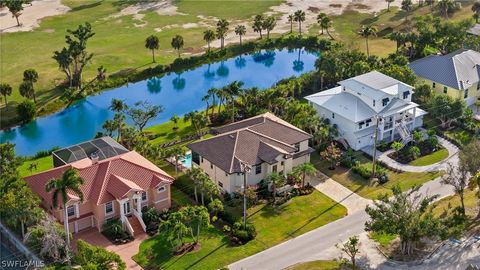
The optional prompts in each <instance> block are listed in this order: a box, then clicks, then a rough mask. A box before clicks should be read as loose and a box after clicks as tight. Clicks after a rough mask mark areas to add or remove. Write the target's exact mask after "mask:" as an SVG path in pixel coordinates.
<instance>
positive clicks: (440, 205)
mask: <svg viewBox="0 0 480 270" xmlns="http://www.w3.org/2000/svg"><path fill="white" fill-rule="evenodd" d="M464 199H465V212H466V213H467V215H469V216H472V217H474V216H476V215H477V213H478V211H479V209H478V200H479V199H478V198H477V197H476V196H475V192H474V191H472V190H470V189H466V190H465V198H464ZM434 205H435V209H434V210H433V211H434V213H436V214H437V215H441V214H442V213H443V212H444V211H445V210H449V209H453V208H455V207H458V206H460V199H459V197H458V196H457V195H452V196H448V197H446V198H443V199H441V200H439V201H438V202H435V204H434Z"/></svg>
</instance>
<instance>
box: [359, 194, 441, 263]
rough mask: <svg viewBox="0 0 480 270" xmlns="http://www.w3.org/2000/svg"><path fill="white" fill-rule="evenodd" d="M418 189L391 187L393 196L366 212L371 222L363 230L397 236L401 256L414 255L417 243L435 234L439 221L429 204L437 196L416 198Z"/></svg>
mask: <svg viewBox="0 0 480 270" xmlns="http://www.w3.org/2000/svg"><path fill="white" fill-rule="evenodd" d="M419 189H420V186H414V187H413V188H412V189H410V190H408V191H406V192H404V191H402V189H401V188H400V187H399V186H394V187H393V188H392V192H393V196H390V195H389V194H383V195H382V196H380V197H379V199H378V200H375V201H374V202H373V205H372V206H367V208H366V209H365V211H366V212H367V214H368V215H369V216H370V220H368V221H367V222H366V223H365V229H366V230H367V231H372V232H380V233H387V234H397V235H398V236H399V237H400V250H401V253H402V254H403V255H407V256H410V255H412V254H413V251H414V249H415V246H416V243H417V242H418V241H419V240H420V239H422V238H424V237H432V236H435V235H438V233H439V228H440V221H439V219H438V218H436V217H435V216H434V215H433V213H432V211H433V208H432V207H429V205H430V204H431V203H432V202H433V201H434V200H435V199H436V198H437V197H438V196H437V195H435V196H421V195H418V191H419Z"/></svg>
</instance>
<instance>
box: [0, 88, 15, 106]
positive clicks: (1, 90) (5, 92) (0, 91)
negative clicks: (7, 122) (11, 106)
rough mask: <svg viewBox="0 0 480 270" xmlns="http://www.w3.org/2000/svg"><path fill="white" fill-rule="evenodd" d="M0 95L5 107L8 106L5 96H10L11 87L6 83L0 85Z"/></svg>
mask: <svg viewBox="0 0 480 270" xmlns="http://www.w3.org/2000/svg"><path fill="white" fill-rule="evenodd" d="M0 95H2V96H3V97H4V98H5V106H8V101H7V96H10V95H12V87H11V86H10V85H9V84H8V83H0Z"/></svg>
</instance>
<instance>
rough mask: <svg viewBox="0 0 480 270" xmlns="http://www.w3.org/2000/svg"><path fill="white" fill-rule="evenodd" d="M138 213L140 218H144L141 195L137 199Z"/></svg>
mask: <svg viewBox="0 0 480 270" xmlns="http://www.w3.org/2000/svg"><path fill="white" fill-rule="evenodd" d="M137 212H138V214H139V215H140V216H142V196H141V195H140V198H137Z"/></svg>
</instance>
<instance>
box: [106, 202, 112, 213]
mask: <svg viewBox="0 0 480 270" xmlns="http://www.w3.org/2000/svg"><path fill="white" fill-rule="evenodd" d="M112 213H113V202H107V203H105V214H106V215H108V214H112Z"/></svg>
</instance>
